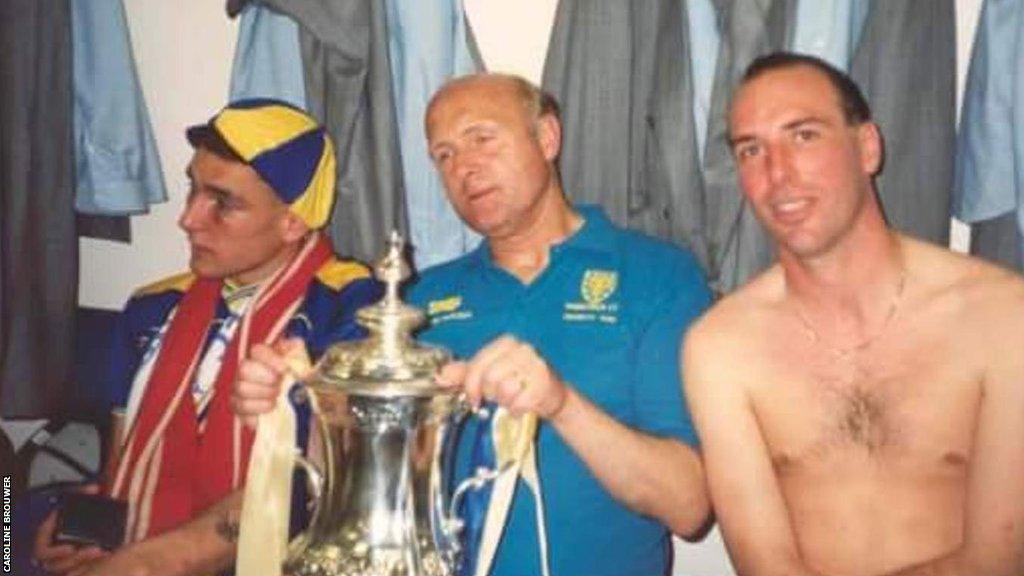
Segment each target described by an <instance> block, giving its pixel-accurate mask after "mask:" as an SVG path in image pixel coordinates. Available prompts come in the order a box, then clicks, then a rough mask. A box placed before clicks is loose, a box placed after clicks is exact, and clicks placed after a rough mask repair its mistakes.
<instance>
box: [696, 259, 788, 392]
mask: <svg viewBox="0 0 1024 576" xmlns="http://www.w3.org/2000/svg"><path fill="white" fill-rule="evenodd" d="M782 294H783V280H782V272H781V269H780V268H779V267H778V265H775V266H772V267H771V268H770V269H768V270H767V271H766V272H764V273H762V274H761V275H760V276H758V277H756V278H754V279H753V280H751V281H750V282H748V283H747V284H746V285H744V286H742V287H741V288H738V289H737V290H735V291H734V292H732V293H730V294H728V295H726V296H725V297H724V298H722V299H721V300H719V301H718V302H716V303H715V305H714V306H712V307H711V308H710V309H709V310H708V311H707V312H706V313H705V314H704V315H703V316H702V317H701V318H700V319H699V320H698V321H697V322H696V323H694V325H693V326H692V327H691V328H690V330H689V332H688V333H687V335H686V340H685V350H684V361H685V364H686V366H685V368H686V371H687V373H699V372H711V371H714V372H715V373H716V374H723V373H724V372H728V370H729V367H730V366H735V365H737V362H736V359H737V358H742V357H744V356H745V355H747V354H748V353H749V351H750V350H751V349H752V348H756V345H755V344H756V342H757V341H758V340H759V339H761V338H763V337H764V336H765V333H766V330H767V329H768V328H769V326H770V324H771V323H770V321H769V319H770V317H771V315H772V313H773V311H774V310H775V309H776V307H777V305H778V302H779V301H780V300H781V297H782ZM740 364H742V363H740Z"/></svg>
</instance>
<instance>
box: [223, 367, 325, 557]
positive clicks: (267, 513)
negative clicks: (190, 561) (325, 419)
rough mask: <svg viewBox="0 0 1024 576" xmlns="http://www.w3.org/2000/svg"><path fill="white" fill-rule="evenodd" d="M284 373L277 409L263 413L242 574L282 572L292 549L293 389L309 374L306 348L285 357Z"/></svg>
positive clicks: (248, 491) (245, 513) (241, 548)
mask: <svg viewBox="0 0 1024 576" xmlns="http://www.w3.org/2000/svg"><path fill="white" fill-rule="evenodd" d="M285 361H286V362H287V363H288V367H289V370H288V373H287V374H286V375H285V376H284V382H283V385H282V386H281V390H280V391H279V392H278V396H277V401H276V402H275V403H274V409H273V410H271V411H270V412H267V413H266V414H262V415H260V417H259V424H258V425H257V427H256V438H255V439H254V440H253V445H252V453H251V455H250V457H249V470H248V476H247V479H246V483H245V495H244V498H243V500H242V515H241V518H240V520H239V534H238V555H237V558H236V568H235V574H236V575H237V576H280V575H281V565H282V564H283V563H284V560H285V555H286V553H287V551H288V519H289V513H290V511H291V494H292V473H293V471H294V469H295V456H296V448H295V412H294V411H293V410H292V407H291V404H290V403H289V402H288V391H289V390H290V389H291V387H292V386H293V385H294V384H295V382H296V378H295V375H296V374H307V373H309V370H310V362H309V357H308V356H307V355H306V352H305V351H304V349H302V348H297V349H293V350H292V351H290V352H289V354H288V355H287V356H286V357H285Z"/></svg>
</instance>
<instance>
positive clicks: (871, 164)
mask: <svg viewBox="0 0 1024 576" xmlns="http://www.w3.org/2000/svg"><path fill="white" fill-rule="evenodd" d="M857 136H858V138H859V139H860V154H861V167H862V168H863V169H864V172H865V173H866V174H868V175H869V176H876V175H877V174H878V172H879V171H880V170H881V169H882V160H883V158H884V157H885V143H884V142H883V141H882V132H881V131H880V130H879V129H878V125H877V124H875V123H874V122H865V123H863V124H861V125H860V126H859V127H858V128H857Z"/></svg>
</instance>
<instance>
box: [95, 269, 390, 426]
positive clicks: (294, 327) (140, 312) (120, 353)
mask: <svg viewBox="0 0 1024 576" xmlns="http://www.w3.org/2000/svg"><path fill="white" fill-rule="evenodd" d="M194 281H195V275H194V274H191V273H184V274H177V275H174V276H171V277H169V278H166V279H164V280H161V281H159V282H154V283H152V284H149V285H147V286H144V287H142V288H140V289H138V290H137V291H136V292H135V293H134V294H133V295H132V297H131V299H129V301H128V303H127V305H126V306H125V308H124V311H123V312H122V313H121V315H120V317H119V318H118V321H117V324H116V327H115V334H114V336H113V342H112V346H111V358H110V372H109V376H108V378H107V382H108V383H109V384H108V386H109V388H108V398H109V402H110V406H111V408H115V407H124V406H125V403H126V402H127V399H128V394H129V392H130V388H131V385H132V381H133V380H134V377H135V372H136V371H137V370H138V368H139V365H140V364H141V362H142V360H143V358H144V356H145V355H146V354H147V353H155V352H156V348H157V344H158V340H159V339H160V338H161V337H162V331H163V330H165V329H166V326H165V325H166V324H167V319H168V317H169V316H170V314H171V312H172V311H173V310H174V309H175V307H176V306H177V305H178V302H179V301H181V298H182V296H183V295H184V294H185V292H186V291H187V290H188V288H189V287H190V286H191V285H192V283H193V282H194ZM382 293H383V291H382V288H381V286H380V284H379V283H378V282H377V281H376V280H374V279H373V278H372V277H371V275H370V271H369V269H368V268H367V267H366V266H364V265H363V264H361V263H359V262H356V261H353V260H342V259H337V258H332V259H331V260H329V261H328V262H327V263H325V264H324V265H323V266H322V267H321V268H320V270H318V271H317V274H316V277H315V279H314V280H313V281H312V282H311V283H310V286H309V288H308V289H307V291H306V297H305V299H304V300H303V303H302V306H301V307H300V308H299V310H298V312H297V313H296V314H295V316H294V317H293V318H292V319H291V321H290V322H289V325H288V327H287V329H286V334H287V335H289V336H297V337H300V338H302V339H303V340H304V341H305V342H306V345H307V347H308V349H309V351H310V354H311V355H312V357H313V358H314V359H316V358H318V357H319V356H320V355H321V354H323V352H324V351H325V350H326V349H327V347H328V346H330V344H332V343H333V342H337V341H340V340H348V339H353V338H360V337H362V336H363V335H364V331H363V329H362V327H360V326H359V325H358V324H356V322H355V312H356V310H358V309H359V308H361V307H363V306H367V305H370V304H372V303H374V302H375V301H376V300H377V299H379V298H380V296H381V294H382ZM229 313H230V311H229V309H228V305H227V303H225V302H224V301H223V299H222V300H221V302H220V303H219V304H218V306H217V313H216V317H215V318H216V319H215V320H214V322H212V323H211V328H213V327H214V326H215V325H216V323H217V322H218V321H223V319H224V318H226V317H227V316H228V315H229ZM212 332H213V331H212V330H211V334H212Z"/></svg>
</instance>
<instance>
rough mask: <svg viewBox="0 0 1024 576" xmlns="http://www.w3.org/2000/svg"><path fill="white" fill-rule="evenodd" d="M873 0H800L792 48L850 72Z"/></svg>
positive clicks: (791, 43) (792, 36) (797, 5)
mask: <svg viewBox="0 0 1024 576" xmlns="http://www.w3.org/2000/svg"><path fill="white" fill-rule="evenodd" d="M869 8H870V0H797V4H796V16H795V22H794V25H793V28H792V34H791V35H790V40H789V49H790V50H792V51H794V52H800V53H802V54H810V55H812V56H817V57H818V58H821V59H822V60H824V61H826V62H828V63H829V64H831V65H833V66H835V67H836V68H838V69H840V70H843V71H848V70H849V69H850V64H851V62H852V61H853V55H854V54H855V53H856V50H857V44H858V43H859V42H860V35H861V32H862V31H863V29H864V22H865V21H866V20H867V17H868V10H869Z"/></svg>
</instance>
